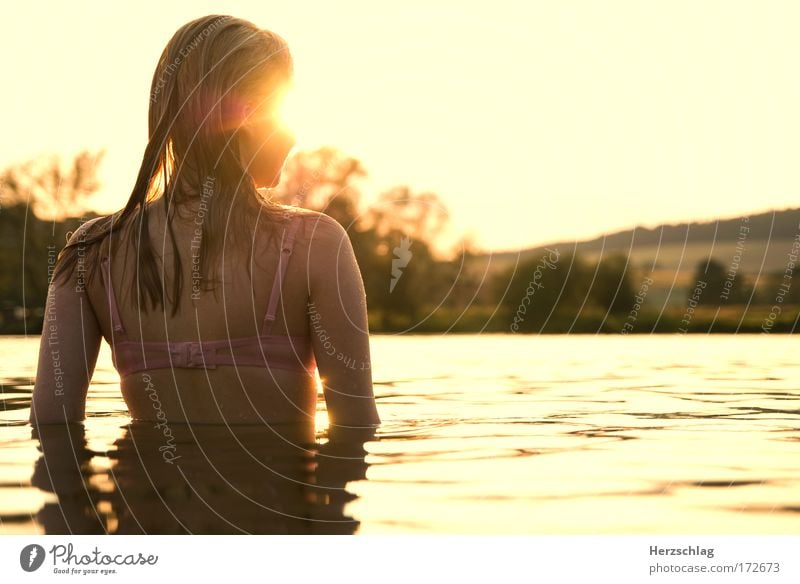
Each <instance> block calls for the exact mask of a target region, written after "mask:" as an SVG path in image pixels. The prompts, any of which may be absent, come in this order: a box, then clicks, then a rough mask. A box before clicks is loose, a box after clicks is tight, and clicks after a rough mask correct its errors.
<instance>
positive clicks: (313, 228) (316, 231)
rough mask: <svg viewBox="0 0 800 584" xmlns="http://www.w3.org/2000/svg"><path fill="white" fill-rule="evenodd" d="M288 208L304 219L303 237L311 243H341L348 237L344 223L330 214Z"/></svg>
mask: <svg viewBox="0 0 800 584" xmlns="http://www.w3.org/2000/svg"><path fill="white" fill-rule="evenodd" d="M287 209H290V210H291V212H292V213H293V214H294V216H295V217H300V218H301V219H302V221H303V229H302V233H303V238H304V239H305V240H306V241H307V242H308V244H309V245H312V244H313V245H314V246H318V245H319V244H323V245H327V244H331V243H334V242H336V243H339V242H341V241H342V240H343V239H347V238H348V235H347V231H346V230H345V228H344V227H343V226H342V224H341V223H339V222H338V221H336V219H334V218H333V217H331V216H330V215H326V214H325V213H322V212H320V211H312V210H311V209H303V208H300V207H287Z"/></svg>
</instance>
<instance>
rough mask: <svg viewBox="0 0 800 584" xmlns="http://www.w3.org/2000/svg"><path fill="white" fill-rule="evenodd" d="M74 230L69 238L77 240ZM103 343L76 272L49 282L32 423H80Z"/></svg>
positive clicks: (31, 416)
mask: <svg viewBox="0 0 800 584" xmlns="http://www.w3.org/2000/svg"><path fill="white" fill-rule="evenodd" d="M85 227H86V226H85V225H84V226H82V227H81V229H79V230H78V232H80V231H81V230H83V229H84V228H85ZM78 232H76V233H75V234H74V235H73V239H75V238H76V237H79V233H78ZM101 339H102V335H101V333H100V327H99V325H98V323H97V318H96V317H95V315H94V312H93V311H92V307H91V305H90V303H89V297H88V295H87V293H86V288H85V282H83V280H82V279H80V278H78V277H77V275H76V274H72V275H70V276H68V277H58V278H53V282H51V284H50V287H49V289H48V291H47V303H46V305H45V311H44V323H43V325H42V339H41V341H40V344H39V365H38V368H37V372H36V383H35V384H34V388H33V400H32V403H31V415H30V422H31V423H32V424H51V423H64V422H79V421H82V420H83V419H84V417H85V409H86V392H87V390H88V388H89V382H90V381H91V379H92V374H93V373H94V367H95V364H96V363H97V354H98V352H99V350H100V342H101Z"/></svg>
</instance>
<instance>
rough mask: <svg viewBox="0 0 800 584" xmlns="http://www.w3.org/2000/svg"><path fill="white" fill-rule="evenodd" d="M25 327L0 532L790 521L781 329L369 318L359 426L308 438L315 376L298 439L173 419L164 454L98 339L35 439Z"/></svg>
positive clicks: (794, 458)
mask: <svg viewBox="0 0 800 584" xmlns="http://www.w3.org/2000/svg"><path fill="white" fill-rule="evenodd" d="M37 343H38V340H37V339H27V340H25V339H20V338H0V346H2V348H3V354H4V355H14V359H12V360H9V359H4V360H3V363H2V367H3V369H2V371H0V375H1V376H2V378H3V391H2V404H3V407H2V408H0V417H1V418H2V423H3V424H4V426H3V427H2V429H0V432H2V434H0V440H2V445H3V448H2V454H0V520H2V523H0V532H2V533H27V532H32V533H35V532H40V533H41V532H45V531H47V532H53V533H58V532H64V531H65V530H67V529H71V530H73V531H75V532H87V533H104V532H117V533H134V532H147V533H155V532H163V533H181V532H242V531H243V532H250V533H252V532H266V533H292V532H315V533H316V532H325V533H354V532H355V533H386V532H420V533H422V532H425V533H431V532H448V533H460V532H470V533H687V532H688V533H752V534H767V533H792V534H797V533H800V521H798V519H800V465H798V461H799V460H800V402H799V401H798V397H800V389H798V386H797V380H798V379H800V367H799V366H798V364H797V358H796V352H795V351H794V349H795V345H794V340H793V339H792V338H790V337H785V336H784V337H781V336H771V337H770V336H745V335H740V336H711V337H709V336H685V337H681V336H640V337H637V336H630V337H610V336H605V337H597V336H541V337H530V336H528V337H525V336H512V335H464V336H447V337H443V336H414V337H412V336H376V337H373V341H372V347H373V359H374V362H373V369H374V372H375V373H374V375H375V392H376V396H377V399H378V407H379V410H380V413H381V416H382V418H383V425H382V426H381V428H380V430H379V432H378V434H377V436H376V437H374V438H372V439H369V440H368V441H366V442H364V443H356V444H352V445H350V446H348V444H347V443H342V444H335V443H334V442H328V445H327V446H323V445H324V444H325V443H326V440H327V438H328V436H327V415H326V413H325V410H324V399H323V397H322V395H321V394H320V399H319V407H320V410H319V412H318V415H317V427H316V439H314V438H313V435H312V437H311V438H310V439H306V438H305V437H304V435H301V434H297V435H296V436H295V435H289V434H285V435H284V434H280V433H276V432H275V430H274V429H270V430H268V431H267V430H265V429H264V428H256V429H250V430H241V431H237V432H230V431H228V430H226V429H224V428H221V429H220V430H219V431H216V430H203V432H202V433H197V432H194V431H193V430H191V429H189V430H187V431H186V432H183V433H181V432H177V433H176V436H177V440H178V442H177V450H176V452H177V453H178V454H179V455H180V456H181V457H182V460H181V461H180V464H166V463H165V461H164V459H163V458H162V456H161V455H160V454H159V452H161V453H163V451H164V450H165V449H166V447H165V446H164V445H163V444H162V442H163V436H158V435H152V433H151V431H150V430H148V429H146V428H144V429H141V428H136V427H129V426H127V424H128V422H129V420H128V418H127V416H126V413H125V412H126V410H125V405H124V403H123V402H122V400H121V398H120V397H119V390H118V386H117V377H116V374H115V372H114V370H113V368H112V367H111V363H110V358H109V354H108V351H107V348H105V347H104V350H103V353H102V354H101V358H100V362H99V363H98V368H97V373H96V375H95V382H94V383H93V386H92V388H91V389H90V398H89V402H88V416H89V418H88V419H87V422H86V424H85V435H82V434H81V433H79V432H78V433H76V432H71V433H69V434H68V435H64V436H60V437H58V438H53V439H50V440H46V439H45V438H44V437H42V438H41V440H40V439H38V438H37V439H33V438H32V434H31V429H30V427H29V426H27V425H26V423H25V420H26V419H27V416H28V407H29V402H30V392H31V388H32V385H31V376H32V375H33V374H34V366H35V358H36V349H37ZM264 432H267V434H266V435H264ZM206 438H208V440H207V441H206ZM42 448H44V450H45V451H46V452H45V456H43V455H42V451H41V450H42ZM318 448H319V450H318ZM159 449H161V450H159ZM49 452H52V453H53V454H52V456H51V455H50V454H49ZM154 453H155V454H154ZM197 501H201V502H202V508H203V509H204V510H205V511H204V514H205V516H203V517H199V516H198V513H197V512H196V508H195V507H192V505H194V504H196V503H197ZM57 502H60V504H57ZM192 509H194V511H193V510H192ZM199 515H203V513H201V514H199ZM70 517H71V518H73V521H69V520H68V519H67V518H70ZM75 518H80V519H79V520H78V519H75ZM65 522H66V523H67V525H64V523H65Z"/></svg>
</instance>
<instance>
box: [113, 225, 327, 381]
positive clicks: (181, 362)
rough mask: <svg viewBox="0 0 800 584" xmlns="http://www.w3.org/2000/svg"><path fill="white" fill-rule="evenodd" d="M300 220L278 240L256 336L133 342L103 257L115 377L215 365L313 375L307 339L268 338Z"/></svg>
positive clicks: (203, 367) (311, 357)
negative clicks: (277, 254)
mask: <svg viewBox="0 0 800 584" xmlns="http://www.w3.org/2000/svg"><path fill="white" fill-rule="evenodd" d="M301 221H302V218H301V217H300V216H296V217H294V219H292V221H291V223H290V225H289V228H288V230H285V231H284V235H285V238H282V242H281V254H280V257H279V260H278V269H277V272H276V274H275V280H274V282H273V285H272V294H271V295H270V298H269V304H268V305H267V313H266V315H265V316H264V323H263V325H262V327H261V334H260V335H259V336H253V337H241V338H233V339H223V340H218V341H135V340H130V339H128V336H127V334H126V333H125V327H124V326H123V325H122V320H121V319H120V316H119V307H118V305H117V299H116V294H115V293H114V286H113V284H112V281H111V267H110V265H109V260H108V256H106V257H104V258H103V259H102V261H101V268H102V275H103V283H104V285H105V288H106V292H107V294H108V305H109V309H110V311H111V325H112V328H113V332H112V337H111V338H112V342H111V350H112V354H113V359H114V367H116V368H117V371H118V372H119V374H120V375H130V374H131V373H136V372H139V371H147V370H151V369H170V368H172V367H180V368H194V369H197V368H200V369H215V368H216V367H217V366H218V365H237V366H249V367H264V368H266V369H285V370H289V371H296V372H298V373H307V374H313V372H314V370H315V368H316V362H315V360H314V352H313V348H312V346H311V341H310V337H309V336H303V337H288V336H277V335H270V334H268V333H269V331H270V329H271V327H272V324H273V323H274V322H275V313H276V310H277V307H278V298H279V297H280V295H281V289H282V287H283V280H284V277H285V275H286V267H287V266H288V265H289V256H290V255H291V253H292V247H293V246H294V240H295V235H296V233H297V228H298V226H299V225H300V222H301Z"/></svg>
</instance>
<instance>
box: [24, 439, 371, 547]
mask: <svg viewBox="0 0 800 584" xmlns="http://www.w3.org/2000/svg"><path fill="white" fill-rule="evenodd" d="M172 430H173V434H172V436H171V437H170V440H169V442H168V443H166V442H165V438H164V433H163V432H162V431H161V430H160V429H158V428H155V427H154V426H153V424H131V425H128V426H126V427H125V428H124V434H123V436H122V437H121V438H119V439H117V440H115V441H114V444H113V445H112V449H111V450H109V451H108V452H95V451H93V450H91V449H90V448H89V447H88V445H87V442H86V437H85V434H84V428H83V426H81V425H73V426H67V427H64V426H48V427H42V428H40V429H39V430H38V431H37V432H36V433H35V434H34V437H35V439H36V440H37V441H38V445H39V447H40V450H41V453H42V455H41V457H40V458H39V460H38V461H37V462H36V464H35V467H34V472H33V476H32V478H31V484H32V485H33V486H34V487H37V488H39V489H40V490H42V491H44V492H48V493H53V494H54V495H56V497H55V498H54V499H53V500H52V501H51V502H48V503H46V504H45V505H44V506H43V507H42V508H41V509H40V510H39V511H38V513H37V514H36V521H37V522H38V523H39V524H40V525H41V526H42V527H43V528H44V531H45V533H58V534H65V533H90V534H104V533H120V534H145V533H150V534H153V533H161V534H175V533H179V534H180V533H274V534H301V533H304V534H316V533H334V534H351V533H353V532H354V531H355V530H356V528H357V527H358V522H357V521H355V520H354V519H353V518H351V517H348V516H347V515H345V513H344V506H345V504H346V503H347V502H348V501H349V500H350V499H351V498H352V495H349V494H348V493H347V492H346V491H345V490H344V485H345V484H346V483H347V482H348V481H352V480H360V479H362V478H364V473H365V470H366V464H365V462H364V454H365V452H364V450H363V446H362V444H361V443H359V442H358V441H357V440H356V439H355V437H354V436H352V435H350V436H348V437H347V439H346V440H341V439H337V438H336V437H335V435H334V437H333V438H332V439H331V440H330V441H329V442H328V443H327V444H325V445H324V446H322V447H318V445H316V444H315V443H314V441H313V440H314V432H313V428H309V427H297V426H287V427H278V426H272V427H269V428H267V427H263V426H259V427H251V426H235V427H228V428H226V427H224V426H191V427H189V426H172ZM366 438H368V436H365V439H366Z"/></svg>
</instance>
